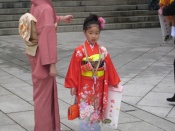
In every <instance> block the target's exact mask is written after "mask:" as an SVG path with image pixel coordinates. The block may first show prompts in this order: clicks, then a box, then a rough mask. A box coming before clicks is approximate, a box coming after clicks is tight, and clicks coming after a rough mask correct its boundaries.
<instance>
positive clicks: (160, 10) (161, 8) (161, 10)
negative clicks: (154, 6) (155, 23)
mask: <svg viewBox="0 0 175 131" xmlns="http://www.w3.org/2000/svg"><path fill="white" fill-rule="evenodd" d="M163 8H164V6H162V7H160V9H159V10H158V15H162V14H163Z"/></svg>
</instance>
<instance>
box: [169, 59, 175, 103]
mask: <svg viewBox="0 0 175 131" xmlns="http://www.w3.org/2000/svg"><path fill="white" fill-rule="evenodd" d="M173 66H174V81H175V59H174V64H173ZM167 101H169V102H175V94H174V96H173V97H172V98H167Z"/></svg>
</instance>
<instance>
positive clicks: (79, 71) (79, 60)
mask: <svg viewBox="0 0 175 131" xmlns="http://www.w3.org/2000/svg"><path fill="white" fill-rule="evenodd" d="M104 22H105V21H104V19H103V18H102V17H98V16H97V15H95V14H91V15H90V16H89V17H87V18H86V19H85V21H84V24H83V30H84V35H85V36H86V41H85V42H84V43H83V44H82V45H80V46H78V47H77V48H76V49H75V51H74V53H73V56H72V59H71V62H70V65H69V69H68V72H67V75H66V78H65V87H67V88H71V95H77V97H78V104H79V110H80V115H79V119H80V122H79V131H100V130H101V129H100V122H101V121H102V120H103V117H102V111H103V110H104V109H105V108H106V104H107V98H108V86H109V85H111V86H115V87H117V86H118V84H119V82H120V78H119V76H118V74H117V72H116V69H115V67H114V65H113V63H112V61H111V58H110V56H109V54H108V52H107V50H106V48H105V47H103V46H101V45H99V44H98V43H97V41H98V39H99V36H100V31H101V29H102V28H104Z"/></svg>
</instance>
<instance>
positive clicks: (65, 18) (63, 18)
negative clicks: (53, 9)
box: [57, 15, 73, 23]
mask: <svg viewBox="0 0 175 131" xmlns="http://www.w3.org/2000/svg"><path fill="white" fill-rule="evenodd" d="M72 19H73V15H65V16H57V23H59V22H60V21H63V22H65V23H70V22H71V20H72Z"/></svg>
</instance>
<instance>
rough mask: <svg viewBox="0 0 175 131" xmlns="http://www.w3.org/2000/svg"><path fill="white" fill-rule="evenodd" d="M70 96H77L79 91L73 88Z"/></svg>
mask: <svg viewBox="0 0 175 131" xmlns="http://www.w3.org/2000/svg"><path fill="white" fill-rule="evenodd" d="M70 94H71V95H72V96H73V95H76V94H77V89H76V88H71V89H70Z"/></svg>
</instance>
